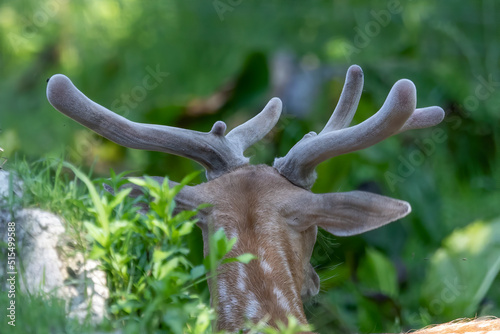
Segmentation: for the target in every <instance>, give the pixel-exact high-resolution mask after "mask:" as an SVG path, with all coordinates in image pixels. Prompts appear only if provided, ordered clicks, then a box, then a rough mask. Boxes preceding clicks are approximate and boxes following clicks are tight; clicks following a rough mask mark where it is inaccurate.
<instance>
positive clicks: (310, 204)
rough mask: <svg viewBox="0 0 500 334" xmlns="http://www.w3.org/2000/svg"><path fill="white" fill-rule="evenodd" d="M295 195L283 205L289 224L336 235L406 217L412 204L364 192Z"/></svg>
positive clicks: (300, 229)
mask: <svg viewBox="0 0 500 334" xmlns="http://www.w3.org/2000/svg"><path fill="white" fill-rule="evenodd" d="M300 195H301V196H292V197H290V198H289V199H288V201H287V203H286V205H285V206H284V207H283V215H284V216H285V218H286V219H287V221H288V223H289V225H290V226H292V227H293V228H295V229H297V230H298V231H305V230H306V229H308V228H309V227H311V226H312V225H317V226H319V227H322V228H323V229H325V230H326V231H328V232H330V233H332V234H334V235H337V236H351V235H356V234H360V233H363V232H367V231H370V230H373V229H376V228H378V227H381V226H384V225H386V224H388V223H390V222H393V221H395V220H398V219H400V218H403V217H404V216H406V215H407V214H409V213H410V212H411V207H410V204H409V203H407V202H405V201H400V200H397V199H393V198H390V197H385V196H381V195H377V194H373V193H368V192H364V191H351V192H346V193H330V194H313V193H310V192H308V195H306V196H304V195H305V194H304V193H303V192H302V194H300Z"/></svg>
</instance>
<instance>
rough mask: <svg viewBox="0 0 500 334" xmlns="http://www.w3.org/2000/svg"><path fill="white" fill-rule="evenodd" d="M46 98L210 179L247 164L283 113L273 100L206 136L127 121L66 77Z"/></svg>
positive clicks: (123, 141) (58, 78) (101, 130)
mask: <svg viewBox="0 0 500 334" xmlns="http://www.w3.org/2000/svg"><path fill="white" fill-rule="evenodd" d="M47 97H48V99H49V102H50V103H51V104H52V105H53V106H54V108H56V109H57V110H59V111H60V112H62V113H63V114H65V115H66V116H68V117H70V118H72V119H74V120H75V121H77V122H79V123H80V124H82V125H84V126H86V127H87V128H89V129H91V130H93V131H95V132H97V133H98V134H100V135H101V136H103V137H106V138H108V139H109V140H111V141H114V142H115V143H117V144H120V145H122V146H126V147H130V148H136V149H142V150H150V151H160V152H165V153H171V154H175V155H180V156H183V157H186V158H189V159H192V160H194V161H196V162H198V163H200V164H201V165H202V166H203V167H205V169H206V171H207V178H208V179H209V180H211V179H214V178H217V177H219V176H221V175H223V174H225V173H228V172H230V171H231V170H234V169H235V168H237V167H240V166H243V165H246V164H248V160H249V159H248V158H246V157H245V156H244V155H243V152H244V151H245V150H246V149H247V148H248V147H250V146H251V145H253V144H254V143H255V142H257V141H259V140H260V139H262V138H263V137H264V136H265V135H266V134H267V133H268V132H269V131H270V130H271V129H272V128H273V127H274V125H275V124H276V122H277V121H278V119H279V117H280V114H281V101H280V100H279V99H278V98H273V99H272V100H271V101H269V103H268V104H267V105H266V106H265V108H264V110H262V111H261V112H260V113H259V114H258V115H257V116H255V117H254V118H252V119H251V120H249V121H247V122H246V123H244V124H242V125H240V126H238V127H236V128H235V129H233V130H232V131H231V132H229V133H228V134H227V135H224V134H225V131H226V124H225V123H224V122H222V121H218V122H216V123H215V124H214V125H213V127H212V130H211V131H210V132H207V133H204V132H198V131H192V130H185V129H180V128H176V127H170V126H165V125H156V124H142V123H136V122H132V121H129V120H127V119H126V118H124V117H122V116H120V115H117V114H115V113H114V112H112V111H110V110H108V109H106V108H104V107H103V106H101V105H99V104H97V103H95V102H93V101H92V100H90V99H89V98H88V97H86V96H85V95H84V94H83V93H82V92H80V91H79V90H78V89H77V88H76V87H75V86H74V85H73V83H72V82H71V81H70V80H69V79H68V78H67V77H66V76H64V75H62V74H56V75H54V76H52V77H51V78H50V79H49V81H48V85H47Z"/></svg>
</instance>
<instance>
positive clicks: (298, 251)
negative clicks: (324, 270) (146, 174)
mask: <svg viewBox="0 0 500 334" xmlns="http://www.w3.org/2000/svg"><path fill="white" fill-rule="evenodd" d="M198 187H200V191H201V192H202V194H203V197H205V198H207V199H209V200H208V202H209V203H210V204H212V205H213V208H212V209H211V212H210V215H209V219H208V224H206V225H204V226H203V227H202V230H203V239H204V244H205V255H207V253H208V235H209V231H216V230H218V229H220V228H223V229H224V230H225V232H226V234H227V235H228V237H232V236H238V242H237V243H236V245H235V247H234V248H233V250H232V251H231V252H230V253H229V254H228V256H229V257H235V256H238V255H241V254H243V253H252V254H254V255H256V256H258V257H259V258H258V259H257V260H253V261H251V262H250V263H248V264H246V265H245V264H237V263H229V264H225V265H222V266H221V267H220V268H219V275H218V277H217V280H218V281H219V282H220V281H223V282H228V284H227V292H225V293H226V294H227V295H226V296H223V298H225V300H220V301H219V302H216V303H215V304H217V310H218V313H219V319H218V325H217V329H225V330H231V331H232V330H237V329H239V328H241V326H242V325H243V322H244V321H245V318H246V315H245V311H246V310H247V308H248V306H249V300H250V297H251V298H256V300H257V301H258V303H259V312H258V314H255V317H252V319H249V320H252V321H254V322H256V321H259V320H261V319H262V318H264V317H265V316H269V318H270V319H272V320H271V324H275V321H282V322H285V323H286V320H287V316H288V315H293V316H295V317H296V318H297V319H298V320H299V321H300V322H302V323H306V322H307V320H306V317H305V315H304V311H303V308H302V301H301V299H300V295H301V290H302V289H303V285H304V276H305V272H306V271H307V270H309V267H310V264H309V260H310V256H311V253H312V248H313V246H314V243H315V241H316V227H312V228H309V229H308V230H306V231H304V232H296V231H295V230H293V229H292V228H291V227H290V226H288V224H287V223H286V221H285V219H284V218H282V217H281V215H280V203H281V202H283V201H282V200H281V197H282V196H284V194H287V193H290V192H297V191H304V192H305V191H306V190H303V189H301V188H298V187H296V186H294V185H293V184H291V183H290V182H289V181H288V180H286V179H285V178H284V177H283V176H281V175H280V174H279V173H278V172H276V170H275V169H274V168H272V167H269V166H248V167H244V168H240V169H238V170H236V171H234V172H232V173H229V174H226V175H224V176H221V177H220V178H217V179H215V180H213V181H210V182H208V183H206V184H203V185H200V186H198ZM280 254H281V255H280ZM262 261H265V262H267V264H268V265H269V267H270V268H271V269H272V270H271V271H270V272H267V273H266V272H265V270H264V269H263V265H262ZM238 266H244V268H245V269H244V270H245V271H246V273H248V275H247V277H246V279H245V286H246V288H247V290H248V291H241V290H239V289H238V287H237V283H236V282H237V281H238V279H240V280H242V279H243V278H239V276H240V272H239V270H240V268H239V267H238ZM297 268H301V269H299V270H297ZM311 269H312V268H311ZM314 277H315V275H312V274H311V273H310V272H309V273H308V279H307V280H308V282H309V281H310V280H312V279H313V278H314ZM316 277H317V276H316ZM315 283H316V284H317V283H319V282H315ZM313 284H314V282H313ZM211 285H212V284H211ZM276 289H278V290H279V291H281V292H282V293H283V297H284V299H285V300H286V301H287V303H288V304H289V305H290V312H287V311H286V310H285V309H284V308H283V307H282V306H280V303H279V301H278V298H277V296H276V293H275V290H276ZM211 290H214V285H212V287H211ZM213 292H214V291H211V294H212V295H214V294H213ZM216 295H217V296H218V298H219V299H220V298H221V295H220V292H219V293H217V294H216ZM249 296H250V297H249ZM282 300H283V299H282ZM228 302H229V303H230V304H231V306H230V307H231V313H232V314H231V316H230V317H228V316H227V314H226V313H225V311H224V308H225V307H228V306H227V303H228Z"/></svg>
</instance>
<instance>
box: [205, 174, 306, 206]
mask: <svg viewBox="0 0 500 334" xmlns="http://www.w3.org/2000/svg"><path fill="white" fill-rule="evenodd" d="M203 186H204V187H203V188H204V189H203V196H204V197H205V199H206V201H207V202H208V203H210V204H213V205H214V206H215V208H216V210H218V211H225V210H231V209H240V210H241V209H244V213H247V212H256V213H259V211H266V212H265V214H269V213H270V212H279V210H280V208H281V203H283V202H284V201H285V200H286V199H287V198H288V197H290V196H291V195H292V194H294V195H295V194H297V193H300V192H304V193H309V191H307V190H305V189H302V188H300V187H297V186H295V185H294V184H292V183H291V182H290V181H288V180H287V179H286V178H285V177H283V176H282V175H281V174H280V173H278V171H276V169H274V168H273V167H270V166H266V165H258V166H245V167H242V168H239V169H236V170H235V171H233V172H231V173H228V174H225V175H223V176H221V177H219V178H217V179H214V180H212V181H209V182H207V183H205V184H204V185H203Z"/></svg>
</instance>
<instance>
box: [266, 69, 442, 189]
mask: <svg viewBox="0 0 500 334" xmlns="http://www.w3.org/2000/svg"><path fill="white" fill-rule="evenodd" d="M351 70H352V73H351V74H350V73H348V75H347V79H346V84H345V86H344V87H346V88H348V89H349V90H348V91H347V94H346V95H345V96H346V97H345V98H344V99H342V98H341V100H340V101H339V105H342V106H343V108H345V110H342V109H339V107H337V108H336V109H335V112H334V115H332V117H331V118H330V120H329V122H328V124H327V126H325V129H323V131H321V133H320V134H319V135H317V136H316V135H315V133H309V134H307V135H306V136H304V138H303V139H302V140H300V141H299V142H298V143H297V144H295V146H294V147H292V148H291V149H290V151H289V152H288V154H287V155H286V156H285V157H283V158H278V159H276V160H275V162H274V167H275V168H276V169H277V170H278V171H279V172H280V173H281V174H282V175H283V176H285V177H286V178H287V179H288V180H289V181H290V182H292V183H294V184H296V185H298V186H300V187H303V188H306V189H310V188H311V187H312V185H313V184H314V181H315V180H316V173H315V171H314V170H315V168H316V166H317V165H318V164H320V163H321V162H323V161H325V160H327V159H329V158H332V157H335V156H337V155H341V154H345V153H349V152H353V151H357V150H361V149H363V148H366V147H369V146H372V145H374V144H376V143H378V142H380V141H382V140H384V139H385V138H388V137H390V136H392V135H394V134H396V133H399V132H401V131H406V130H409V129H415V128H422V127H428V126H433V125H436V124H438V123H439V122H441V121H442V120H443V118H444V111H443V110H442V109H441V108H439V107H428V108H422V109H418V110H415V105H416V88H415V85H414V84H413V83H412V82H411V81H410V80H406V79H403V80H399V81H398V82H396V83H395V84H394V86H393V87H392V89H391V91H390V93H389V95H388V96H387V99H386V101H385V102H384V105H383V106H382V108H381V109H380V110H379V111H378V112H377V113H376V114H375V115H373V116H372V117H370V118H369V119H367V120H365V121H364V122H362V123H360V124H358V125H356V126H353V127H350V128H344V127H345V126H347V124H348V123H350V121H351V119H352V116H353V115H354V111H355V110H353V108H355V106H356V105H357V102H358V100H359V97H357V94H358V93H359V91H360V90H361V87H360V86H361V84H362V82H361V80H360V79H359V78H360V76H361V79H362V72H361V73H359V71H360V70H361V69H360V68H359V67H357V66H356V67H354V69H353V67H351V69H350V72H351ZM356 72H358V73H359V74H358V75H354V74H356ZM356 77H357V78H358V79H357V80H358V81H355V80H356ZM342 95H344V92H343V93H342ZM335 114H338V115H339V116H335Z"/></svg>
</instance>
